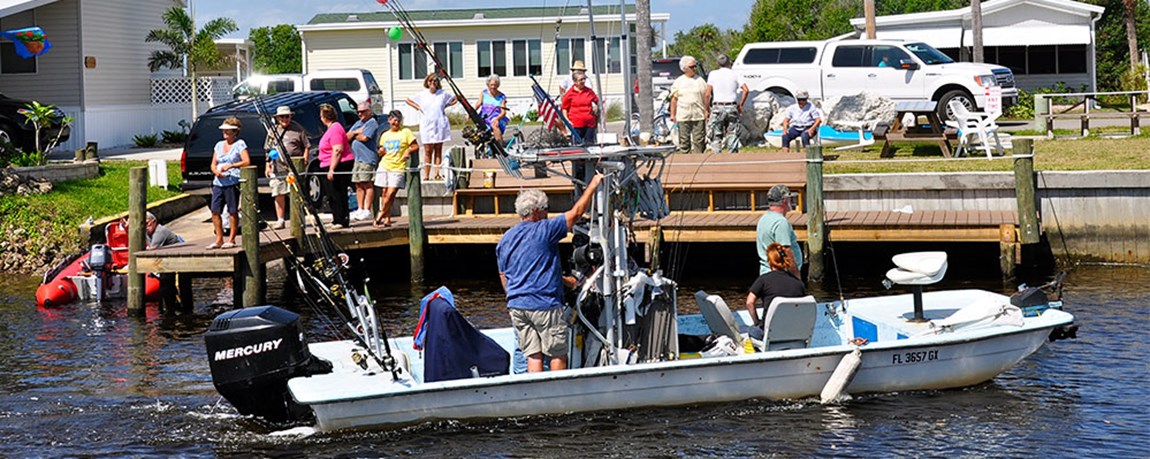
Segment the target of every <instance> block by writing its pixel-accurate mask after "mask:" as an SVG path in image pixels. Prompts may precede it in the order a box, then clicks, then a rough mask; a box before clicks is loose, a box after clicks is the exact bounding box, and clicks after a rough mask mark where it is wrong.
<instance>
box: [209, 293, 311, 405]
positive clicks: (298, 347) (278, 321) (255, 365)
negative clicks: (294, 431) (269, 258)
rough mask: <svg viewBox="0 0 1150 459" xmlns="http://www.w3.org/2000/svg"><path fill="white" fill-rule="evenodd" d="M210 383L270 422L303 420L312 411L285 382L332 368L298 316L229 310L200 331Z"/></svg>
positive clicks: (268, 309) (265, 308) (284, 312)
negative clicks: (316, 352)
mask: <svg viewBox="0 0 1150 459" xmlns="http://www.w3.org/2000/svg"><path fill="white" fill-rule="evenodd" d="M204 344H205V345H206V347H207V351H208V364H209V366H210V367H211V370H212V382H213V383H214V384H215V386H216V390H217V391H219V393H220V395H223V396H224V398H226V399H228V402H231V404H232V405H233V406H235V407H236V410H238V411H239V412H240V414H244V415H256V416H260V417H262V418H264V419H267V420H269V421H274V422H280V421H293V420H306V419H308V418H310V416H311V412H310V411H309V410H308V409H307V408H306V407H304V406H301V405H299V404H297V403H295V401H294V400H292V398H291V394H289V393H288V389H287V382H288V380H289V379H291V378H294V377H298V376H309V375H313V374H322V373H330V372H331V363H330V362H327V361H324V360H322V359H319V358H317V357H314V356H312V355H311V352H309V351H308V348H307V343H306V342H304V339H303V329H302V328H301V326H300V321H299V315H297V314H295V313H293V312H291V311H287V310H284V309H280V308H277V307H275V306H258V307H251V308H243V309H237V310H234V311H228V312H225V313H223V314H220V315H218V316H216V318H215V319H213V320H212V326H211V328H210V329H209V330H208V332H207V333H206V334H204Z"/></svg>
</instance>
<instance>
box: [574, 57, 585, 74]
mask: <svg viewBox="0 0 1150 459" xmlns="http://www.w3.org/2000/svg"><path fill="white" fill-rule="evenodd" d="M571 70H582V71H584V72H586V71H587V66H586V65H584V64H583V61H580V60H576V61H575V62H572V63H571Z"/></svg>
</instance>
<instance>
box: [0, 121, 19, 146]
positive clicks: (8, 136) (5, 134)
mask: <svg viewBox="0 0 1150 459" xmlns="http://www.w3.org/2000/svg"><path fill="white" fill-rule="evenodd" d="M19 135H20V134H19V133H18V132H16V130H15V129H12V127H11V126H8V125H7V124H5V123H0V143H5V144H11V145H12V146H13V147H16V148H20V147H21V146H22V145H20V144H19V142H20V137H19Z"/></svg>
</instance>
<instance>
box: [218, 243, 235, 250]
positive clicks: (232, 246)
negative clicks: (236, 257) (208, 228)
mask: <svg viewBox="0 0 1150 459" xmlns="http://www.w3.org/2000/svg"><path fill="white" fill-rule="evenodd" d="M235 247H236V243H235V242H225V243H224V245H221V246H220V248H221V249H232V248H235Z"/></svg>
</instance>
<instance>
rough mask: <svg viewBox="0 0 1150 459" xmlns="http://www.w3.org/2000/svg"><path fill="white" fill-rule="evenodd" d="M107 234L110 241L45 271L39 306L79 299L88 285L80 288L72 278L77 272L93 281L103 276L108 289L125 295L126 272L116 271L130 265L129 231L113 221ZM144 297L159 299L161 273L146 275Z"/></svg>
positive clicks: (66, 302)
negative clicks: (159, 275) (159, 274)
mask: <svg viewBox="0 0 1150 459" xmlns="http://www.w3.org/2000/svg"><path fill="white" fill-rule="evenodd" d="M105 235H106V240H107V241H108V245H103V244H96V245H94V246H92V250H89V251H88V253H84V254H80V255H78V256H76V257H74V258H72V259H70V260H65V261H64V263H61V264H60V265H59V266H57V267H55V268H52V269H50V270H48V272H47V273H45V274H44V281H43V283H41V284H40V287H39V288H37V289H36V305H37V306H40V307H55V306H61V305H65V304H68V303H71V302H73V301H76V299H77V298H79V297H80V296H81V293H86V292H87V290H88V289H81V288H78V287H77V286H76V283H75V282H74V281H73V280H72V279H71V277H75V276H84V277H88V278H89V280H91V282H90V284H92V285H94V284H95V283H97V282H99V280H95V279H100V278H103V279H104V282H105V284H106V285H105V286H104V287H105V288H104V292H105V293H106V294H110V295H109V296H114V295H117V294H120V295H122V294H123V293H124V292H123V291H125V290H127V288H126V285H124V284H125V282H124V275H123V274H119V273H117V272H116V271H118V270H120V269H123V268H124V267H125V266H127V265H128V237H127V236H128V231H127V229H126V228H124V227H123V226H122V225H120V223H111V224H109V225H108V226H107V228H106V230H105ZM101 274H103V275H101ZM109 287H112V288H109ZM115 287H119V288H115ZM144 298H145V300H146V301H159V299H160V279H159V278H158V277H156V276H154V275H151V274H149V275H147V276H144Z"/></svg>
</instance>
